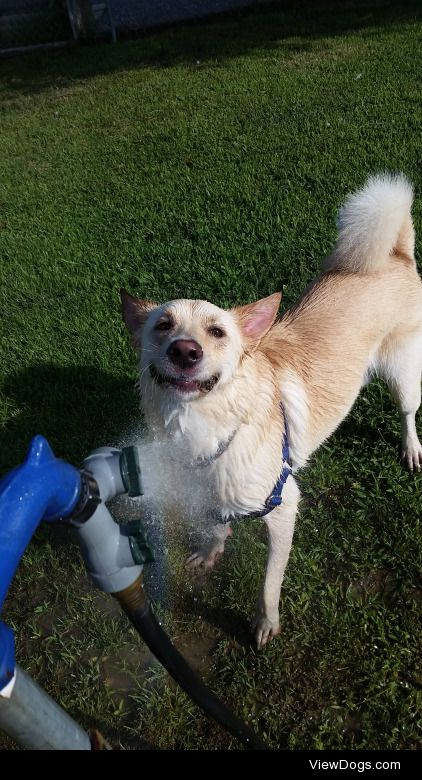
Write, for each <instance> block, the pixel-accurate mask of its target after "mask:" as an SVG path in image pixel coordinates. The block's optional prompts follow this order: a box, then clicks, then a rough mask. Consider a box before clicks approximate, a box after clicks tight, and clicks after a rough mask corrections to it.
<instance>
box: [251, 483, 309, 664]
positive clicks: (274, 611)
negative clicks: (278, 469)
mask: <svg viewBox="0 0 422 780" xmlns="http://www.w3.org/2000/svg"><path fill="white" fill-rule="evenodd" d="M299 499H300V493H299V488H298V486H297V484H296V481H295V479H294V477H293V476H290V477H289V478H288V480H287V482H286V484H285V487H284V490H283V501H282V504H281V505H280V506H279V507H277V508H276V509H273V511H272V512H270V514H268V515H267V516H266V517H264V521H265V525H266V526H267V532H268V559H267V567H266V571H265V579H264V583H263V585H262V588H261V591H260V594H259V597H258V602H257V606H256V612H255V616H254V619H253V621H252V628H253V631H254V635H255V639H256V644H257V647H258V649H260V648H261V647H264V645H265V644H266V643H267V642H268V640H269V639H271V638H272V637H273V636H276V634H278V633H280V618H279V612H278V606H279V601H280V590H281V584H282V582H283V577H284V571H285V568H286V566H287V561H288V560H289V554H290V548H291V546H292V539H293V532H294V528H295V519H296V513H297V508H298V504H299Z"/></svg>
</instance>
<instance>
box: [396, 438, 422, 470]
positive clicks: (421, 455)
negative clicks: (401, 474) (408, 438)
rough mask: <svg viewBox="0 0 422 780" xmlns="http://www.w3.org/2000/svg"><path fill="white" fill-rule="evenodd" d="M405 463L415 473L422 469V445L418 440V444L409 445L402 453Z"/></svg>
mask: <svg viewBox="0 0 422 780" xmlns="http://www.w3.org/2000/svg"><path fill="white" fill-rule="evenodd" d="M401 457H402V461H403V465H404V466H405V467H406V468H407V470H408V471H410V473H411V474H414V473H415V472H417V471H420V470H421V469H422V445H421V444H420V443H419V442H418V443H417V445H416V446H413V447H407V448H406V449H405V450H403V451H402V454H401Z"/></svg>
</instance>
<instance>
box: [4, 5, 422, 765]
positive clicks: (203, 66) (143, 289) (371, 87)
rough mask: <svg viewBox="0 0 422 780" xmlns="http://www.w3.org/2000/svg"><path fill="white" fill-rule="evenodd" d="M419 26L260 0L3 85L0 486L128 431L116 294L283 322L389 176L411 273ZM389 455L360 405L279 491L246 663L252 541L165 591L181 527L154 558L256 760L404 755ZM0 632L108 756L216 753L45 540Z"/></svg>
mask: <svg viewBox="0 0 422 780" xmlns="http://www.w3.org/2000/svg"><path fill="white" fill-rule="evenodd" d="M418 5H419V4H418V3H417V2H407V3H405V2H401V3H395V2H383V1H382V0H379V1H377V0H373V1H370V2H363V1H362V2H360V3H357V2H354V3H352V2H342V3H338V2H336V3H332V4H330V3H323V2H308V3H306V2H295V3H291V4H289V3H283V4H281V3H280V4H277V5H270V6H268V7H261V8H257V9H255V10H249V11H246V12H243V13H241V14H237V15H233V16H229V17H226V18H222V19H217V20H214V21H210V22H198V23H194V24H188V25H184V26H178V27H175V28H173V29H169V30H167V31H161V32H157V33H155V34H154V35H151V36H150V37H145V38H139V39H138V40H134V41H127V42H121V43H118V44H117V45H116V46H114V47H112V46H109V45H98V46H95V47H88V46H86V47H81V48H75V49H71V50H67V51H60V52H43V53H36V54H31V55H27V56H25V57H21V58H19V59H10V60H6V61H3V62H1V63H0V68H1V71H2V77H1V82H0V94H1V122H0V149H1V153H0V182H1V187H0V256H1V272H0V276H1V311H2V316H1V329H2V337H1V343H0V350H1V396H0V415H1V417H0V424H1V426H2V428H1V443H2V446H1V450H0V461H1V462H0V473H3V472H4V471H6V470H8V469H9V468H11V467H12V466H14V465H16V464H17V463H18V462H19V461H20V460H22V458H23V455H24V453H25V450H26V447H27V444H28V442H29V440H30V437H31V436H32V435H33V434H35V433H37V432H40V433H43V434H45V435H46V436H47V437H48V438H49V440H50V441H51V443H52V445H53V447H54V448H55V450H56V453H57V454H58V455H60V456H61V457H64V458H67V459H69V460H71V461H73V462H75V463H79V462H80V460H81V458H82V457H83V456H84V455H85V454H87V453H88V452H89V451H90V449H92V448H93V447H94V446H98V445H102V444H107V443H118V442H119V441H121V439H122V438H123V437H125V436H127V435H128V432H129V431H130V430H131V429H132V427H136V425H137V421H138V417H139V415H138V411H137V398H136V393H135V389H134V379H135V359H134V356H133V354H132V352H131V349H130V346H129V343H128V339H127V337H126V333H125V331H124V327H123V324H122V321H121V316H120V310H119V288H120V287H124V288H126V289H127V290H129V291H130V292H132V293H133V294H138V295H140V296H141V297H150V298H153V299H156V300H160V301H163V300H168V299H170V298H173V297H199V298H207V299H210V300H212V301H214V302H215V303H217V304H218V305H223V306H226V305H227V306H228V305H232V304H234V303H238V302H247V301H251V300H254V299H256V298H259V297H262V296H264V295H269V294H270V293H272V292H274V291H275V290H278V289H282V290H283V296H284V298H283V300H284V306H287V305H289V304H291V303H292V302H293V301H294V300H295V299H296V297H297V296H298V295H299V293H300V292H301V290H302V289H303V288H304V286H305V285H306V284H307V283H308V282H309V280H310V279H311V278H312V277H313V276H314V275H315V273H316V272H317V270H318V268H319V266H320V262H321V258H322V257H323V256H324V255H325V254H326V253H327V252H328V251H329V250H330V247H331V246H332V243H333V240H334V236H335V212H336V210H337V208H338V206H339V205H340V203H341V202H342V200H343V199H344V196H345V195H346V193H347V192H349V191H350V190H352V189H353V188H355V187H356V186H359V185H360V184H362V183H363V181H364V180H365V178H366V177H367V175H368V174H370V173H373V172H376V171H380V170H385V169H387V170H392V171H397V170H402V171H404V172H405V173H406V174H407V175H408V176H409V177H410V178H411V180H412V181H413V182H414V184H415V189H416V201H415V207H414V217H415V223H416V230H417V236H418V239H417V240H418V249H419V252H420V248H421V236H422V197H421V195H422V172H421V167H420V148H421V116H422V111H421V101H422V96H421V89H420V77H421V60H420V37H421V25H420V21H419V22H418V18H417V12H418ZM418 45H419V49H418ZM398 445H399V420H398V415H397V414H396V412H395V410H394V408H393V405H392V403H391V401H390V399H389V397H388V394H387V392H386V390H385V388H384V386H383V385H382V384H380V383H375V384H373V385H371V386H370V387H368V388H367V389H366V390H365V391H364V392H363V393H362V395H361V397H360V399H359V400H358V402H357V403H356V405H355V407H354V409H353V411H352V413H351V414H350V415H349V417H348V419H347V420H346V421H345V423H344V424H343V425H342V426H341V428H340V429H339V430H338V432H337V433H336V434H335V436H334V437H333V438H332V439H331V440H330V441H329V442H328V443H327V444H326V445H325V446H324V447H322V448H321V449H320V451H319V452H318V453H317V454H316V455H315V456H314V458H313V459H312V462H311V464H310V466H309V467H308V468H307V469H306V470H305V471H304V472H303V474H302V475H301V476H300V482H301V486H302V489H303V495H304V499H303V504H302V510H301V513H300V517H299V520H298V525H297V531H296V534H295V540H294V545H293V551H292V555H291V558H290V561H289V565H288V569H287V574H286V579H285V584H284V587H283V591H282V600H281V621H282V634H281V636H280V637H279V638H278V639H277V640H275V641H273V642H272V643H271V644H270V645H269V646H268V648H266V649H265V650H264V651H262V652H260V653H258V652H257V651H255V649H254V648H253V647H252V645H251V644H250V643H249V627H248V618H249V615H250V614H251V611H252V609H253V604H254V600H255V595H256V590H257V586H258V581H259V580H260V578H261V576H262V571H263V566H264V560H265V535H264V529H263V526H262V523H261V522H260V521H246V522H244V523H243V524H239V525H238V527H237V528H235V535H234V538H233V540H231V541H230V543H229V545H228V551H227V555H226V556H225V558H224V559H223V560H222V561H221V563H220V565H219V567H218V569H217V570H216V571H215V572H214V573H213V574H212V575H211V576H210V577H209V579H204V580H194V581H192V580H191V579H189V577H188V576H187V575H186V574H185V573H184V570H183V565H182V563H183V559H184V557H185V555H186V554H187V552H188V551H189V550H188V542H187V540H186V538H185V536H184V534H183V533H182V532H181V533H179V532H178V530H177V529H171V533H170V536H169V537H165V539H164V542H163V543H162V544H161V547H160V549H161V553H160V555H159V558H160V560H159V561H158V563H157V564H155V565H154V566H155V568H154V569H152V576H151V579H152V585H151V587H152V589H153V590H154V591H155V592H156V593H157V600H158V609H159V612H160V615H161V617H162V620H163V622H164V624H165V625H166V626H167V628H168V629H169V631H170V633H171V635H172V637H173V638H174V640H175V642H176V644H177V645H178V646H179V647H180V648H181V649H182V650H183V651H184V652H186V653H187V655H188V656H189V657H190V658H191V659H192V663H193V664H194V665H195V666H196V668H198V669H199V670H200V671H201V673H203V674H204V676H205V677H206V679H207V680H208V682H209V684H210V685H211V686H212V687H213V689H214V690H215V691H216V692H217V693H219V694H220V695H221V696H222V697H223V698H224V700H225V701H226V702H227V703H229V704H230V705H231V706H233V708H234V709H235V710H236V712H237V713H238V714H239V715H240V716H242V717H243V718H245V719H247V720H248V722H249V723H250V724H251V725H252V726H253V727H254V728H255V729H256V730H258V731H259V732H260V734H261V735H262V736H263V737H264V738H265V739H266V740H267V742H268V744H269V745H271V746H272V747H274V748H291V749H299V748H302V749H305V748H318V749H321V748H349V747H353V748H371V749H374V748H401V749H410V748H416V747H417V746H418V745H420V743H419V741H418V740H419V737H420V725H421V693H420V691H421V682H422V674H421V665H420V658H421V654H420V650H421V648H420V628H419V626H420V615H421V581H420V563H421V555H420V553H421V539H420V516H421V501H420V495H421V488H422V477H420V476H417V477H415V478H412V477H410V476H409V475H407V474H406V473H405V472H404V471H403V470H402V468H401V466H400V464H399V462H398ZM157 583H158V584H157ZM5 619H6V620H7V621H8V622H9V623H10V624H13V626H14V627H15V629H16V634H17V653H18V659H19V662H20V664H21V665H22V666H23V667H24V668H25V669H27V670H29V671H30V673H31V674H32V675H33V676H34V677H35V678H36V679H37V680H39V681H40V682H41V683H42V684H43V685H44V686H45V687H46V688H47V690H49V691H50V692H51V693H52V695H53V696H54V697H55V698H56V699H57V700H58V701H59V702H60V703H61V704H62V705H63V706H64V707H65V708H67V710H68V711H69V712H70V713H71V714H72V715H73V716H74V717H75V718H76V719H77V720H78V721H79V722H80V723H82V724H83V725H84V726H85V727H95V726H96V727H98V728H99V729H100V730H101V731H102V733H103V734H104V736H105V737H106V738H108V739H109V740H111V741H112V742H113V743H114V744H118V743H119V742H120V743H121V744H122V745H123V746H124V747H126V748H131V749H136V748H140V747H143V746H144V745H149V746H151V747H153V748H181V749H192V748H198V747H199V748H203V749H215V748H222V749H226V748H230V747H232V748H234V747H237V743H236V742H235V741H234V740H232V739H231V738H230V737H228V736H227V735H226V734H224V733H223V732H222V731H220V729H219V728H218V727H217V726H215V725H214V724H212V723H211V722H210V721H208V720H207V719H206V718H205V717H204V716H202V714H200V713H199V712H198V710H197V709H196V708H195V706H194V705H193V704H191V703H190V702H189V701H188V700H187V698H186V697H185V696H184V694H182V693H181V692H180V690H179V689H177V688H176V687H175V686H174V685H173V684H172V683H171V682H170V681H169V679H168V678H167V676H166V675H165V674H164V673H163V672H162V671H161V670H160V667H159V666H157V664H156V663H154V662H153V660H152V659H151V658H150V656H149V654H148V653H146V651H145V650H144V649H142V650H141V651H140V650H139V644H138V641H137V638H136V636H135V634H134V633H133V632H132V630H131V629H129V628H128V627H127V623H126V620H125V618H124V617H123V616H120V615H119V613H118V611H117V610H116V608H115V605H114V604H112V603H111V599H108V598H107V597H105V596H102V595H101V594H99V593H97V592H96V591H94V589H93V588H91V586H90V585H89V584H88V583H87V580H86V577H85V574H84V571H83V568H82V566H81V563H80V560H79V555H78V552H77V550H76V549H75V547H74V546H73V545H72V541H71V540H69V538H68V536H67V532H66V531H65V530H59V529H57V530H55V529H50V528H45V527H42V528H40V530H39V532H38V533H37V534H36V536H35V538H34V540H33V542H32V543H31V545H30V547H29V549H28V551H27V553H26V555H25V558H24V560H23V563H22V565H21V566H20V568H19V572H18V575H17V577H16V579H15V582H14V585H13V588H12V589H11V593H10V598H9V600H8V604H7V609H6V616H5ZM1 744H2V745H3V746H10V745H11V743H10V742H8V741H7V740H6V739H4V740H3V742H2V743H1Z"/></svg>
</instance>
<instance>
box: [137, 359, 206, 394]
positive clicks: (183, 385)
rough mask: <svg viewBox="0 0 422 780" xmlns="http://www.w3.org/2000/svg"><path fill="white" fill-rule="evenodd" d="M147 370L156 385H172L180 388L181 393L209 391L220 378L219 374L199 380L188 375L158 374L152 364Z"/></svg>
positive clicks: (177, 388)
mask: <svg viewBox="0 0 422 780" xmlns="http://www.w3.org/2000/svg"><path fill="white" fill-rule="evenodd" d="M149 372H150V374H151V376H152V378H153V380H154V382H156V383H157V385H163V386H164V387H174V388H175V389H176V390H180V391H181V392H182V393H194V392H196V391H198V390H199V392H200V393H209V392H210V390H212V389H213V387H215V385H216V384H217V382H218V380H219V379H220V376H219V374H216V375H215V376H211V377H210V378H209V379H206V380H204V381H201V380H199V379H192V378H191V377H189V376H184V375H183V374H182V376H177V377H176V376H169V375H168V374H167V375H164V374H160V373H159V372H158V371H157V369H156V368H155V366H153V365H152V364H151V365H150V367H149Z"/></svg>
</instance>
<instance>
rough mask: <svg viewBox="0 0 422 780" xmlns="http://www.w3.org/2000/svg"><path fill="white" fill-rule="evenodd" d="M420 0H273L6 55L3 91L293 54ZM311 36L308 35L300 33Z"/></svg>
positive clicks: (373, 29) (410, 9)
mask: <svg viewBox="0 0 422 780" xmlns="http://www.w3.org/2000/svg"><path fill="white" fill-rule="evenodd" d="M420 16H421V5H420V3H419V2H418V0H402V2H400V3H397V2H395V0H370V1H369V2H368V0H358V2H353V1H352V0H286V1H285V2H271V3H268V4H264V5H259V6H255V7H251V8H247V9H243V10H240V11H239V10H238V11H234V12H231V13H229V14H224V15H223V16H216V17H215V16H214V17H210V18H206V19H202V20H199V21H198V20H193V21H188V22H183V23H180V24H176V25H173V26H171V27H167V28H164V29H159V30H148V31H144V32H143V33H142V34H138V36H137V38H138V39H137V40H134V41H132V42H131V44H130V45H122V43H121V42H120V43H118V44H117V45H115V46H111V45H109V44H94V45H85V46H78V47H75V48H72V49H68V50H50V51H41V52H35V53H32V54H30V55H27V56H23V57H15V58H13V59H9V60H4V61H3V62H2V63H1V70H2V87H1V88H0V94H1V93H3V95H4V97H6V98H7V97H9V98H10V97H12V96H13V94H14V93H23V94H31V93H38V92H41V91H43V90H45V89H49V88H51V87H53V86H54V87H56V88H57V87H58V88H60V87H65V86H66V85H69V84H74V83H75V82H79V81H85V80H87V79H90V78H92V77H94V76H96V75H101V74H107V73H113V72H118V71H127V70H137V69H140V68H143V67H147V66H149V67H155V68H160V67H171V66H174V65H191V66H192V67H193V68H195V69H196V68H197V67H198V63H199V64H203V63H207V62H208V63H213V64H215V65H216V66H217V67H218V66H219V64H221V63H222V62H224V61H227V60H230V59H232V58H234V57H238V56H241V55H243V54H246V53H248V54H251V53H252V52H253V51H254V50H255V49H257V48H259V49H260V50H262V49H263V48H268V50H272V49H274V48H276V47H278V46H282V47H283V50H284V51H287V52H291V53H292V54H295V53H301V52H304V53H306V51H307V50H308V49H311V48H312V46H313V42H314V41H316V40H318V39H321V38H325V37H333V36H341V35H343V34H345V33H346V32H347V33H350V32H361V31H364V30H367V31H368V34H369V35H372V34H374V33H377V32H378V31H379V30H380V29H381V28H384V27H388V28H389V29H390V30H391V29H392V28H394V26H395V25H400V24H403V23H406V22H415V21H417V19H418V18H420ZM304 38H305V39H306V40H303V39H304Z"/></svg>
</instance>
